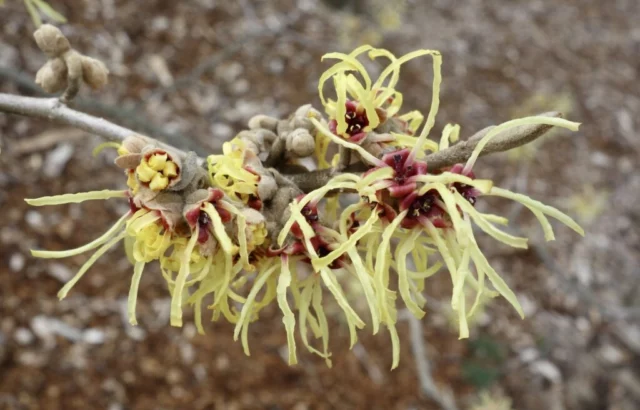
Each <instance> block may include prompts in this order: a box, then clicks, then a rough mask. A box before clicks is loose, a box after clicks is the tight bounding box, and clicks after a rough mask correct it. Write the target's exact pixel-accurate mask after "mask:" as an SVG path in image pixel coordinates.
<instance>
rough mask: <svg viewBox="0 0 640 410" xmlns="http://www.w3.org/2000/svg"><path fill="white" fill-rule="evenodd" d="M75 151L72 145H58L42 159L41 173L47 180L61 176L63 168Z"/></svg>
mask: <svg viewBox="0 0 640 410" xmlns="http://www.w3.org/2000/svg"><path fill="white" fill-rule="evenodd" d="M74 151H75V149H74V147H73V144H71V143H68V142H67V143H64V144H60V145H58V146H57V147H56V148H54V149H53V150H51V151H49V153H47V156H46V157H45V159H44V166H43V168H42V173H43V174H44V175H45V176H46V177H48V178H57V177H59V176H60V175H62V172H63V171H64V168H65V166H66V165H67V163H68V162H69V160H70V159H71V157H72V156H73V152H74Z"/></svg>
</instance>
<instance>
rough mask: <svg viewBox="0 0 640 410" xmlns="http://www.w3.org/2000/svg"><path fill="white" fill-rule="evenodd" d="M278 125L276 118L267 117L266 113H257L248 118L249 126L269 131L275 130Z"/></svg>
mask: <svg viewBox="0 0 640 410" xmlns="http://www.w3.org/2000/svg"><path fill="white" fill-rule="evenodd" d="M277 125H278V119H277V118H273V117H269V116H268V115H264V114H258V115H255V116H253V117H251V118H250V119H249V128H250V129H252V130H253V129H258V128H264V129H267V130H269V131H275V130H276V127H277Z"/></svg>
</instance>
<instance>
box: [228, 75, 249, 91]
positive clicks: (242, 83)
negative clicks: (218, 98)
mask: <svg viewBox="0 0 640 410" xmlns="http://www.w3.org/2000/svg"><path fill="white" fill-rule="evenodd" d="M250 86H251V85H250V84H249V81H248V80H247V79H246V78H241V79H239V80H238V81H235V82H234V83H233V84H232V85H231V92H232V93H233V94H235V95H241V94H244V93H246V92H247V91H249V88H250Z"/></svg>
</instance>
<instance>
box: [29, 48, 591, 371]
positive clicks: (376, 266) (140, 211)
mask: <svg viewBox="0 0 640 410" xmlns="http://www.w3.org/2000/svg"><path fill="white" fill-rule="evenodd" d="M364 53H367V54H368V56H369V57H370V59H371V60H378V61H379V59H385V61H388V65H387V66H386V67H385V68H384V69H383V70H382V71H381V74H380V75H379V77H378V78H377V79H376V80H375V81H373V80H372V79H371V77H370V75H369V74H368V72H367V70H366V69H365V67H364V65H363V63H362V62H361V61H360V59H359V57H361V56H362V55H363V54H364ZM420 56H431V58H432V59H433V69H434V76H433V90H432V104H431V108H430V110H429V112H428V114H427V116H426V121H424V124H422V123H423V120H424V116H423V115H422V114H421V113H419V112H417V111H413V112H409V113H405V114H400V111H401V110H402V94H401V93H400V92H399V91H398V90H396V86H397V84H398V80H399V78H400V69H401V66H402V65H403V64H404V63H406V62H407V61H409V60H412V59H414V58H417V57H420ZM325 58H330V59H335V60H338V62H337V63H336V64H334V65H333V66H332V67H330V68H329V69H328V70H327V71H325V73H324V74H322V76H321V78H320V82H319V93H320V98H321V101H322V104H323V108H324V110H325V112H326V114H327V118H324V117H323V116H322V115H321V114H320V113H319V112H318V111H316V110H314V109H313V108H311V107H310V106H303V107H301V108H300V109H298V110H297V111H296V112H295V113H294V114H293V115H292V116H291V117H290V118H288V119H286V120H276V119H272V118H270V117H266V116H258V117H256V118H254V119H252V120H251V121H250V123H249V128H250V130H246V131H243V132H241V133H239V134H238V135H237V136H236V137H235V138H234V139H233V140H231V141H229V142H226V143H225V144H224V146H223V153H222V154H221V155H211V156H209V157H208V158H207V160H206V163H203V161H200V160H199V159H198V158H197V157H196V156H195V154H185V153H183V152H180V151H177V150H175V149H173V148H170V147H167V146H164V145H162V144H160V143H158V142H156V141H154V140H151V139H149V138H146V137H142V136H137V135H136V136H131V137H129V138H127V139H126V140H125V141H124V142H123V143H122V144H116V145H117V149H118V154H119V156H118V158H117V159H116V161H115V162H116V165H117V166H118V167H120V168H122V169H123V170H124V173H125V175H126V177H127V186H128V189H127V190H125V191H98V192H88V193H80V194H68V195H60V196H55V197H45V198H39V199H33V200H27V201H28V202H29V203H30V204H31V205H36V206H38V205H55V204H63V203H69V202H82V201H86V200H94V199H108V198H123V199H125V200H128V201H129V204H130V211H129V212H128V213H127V214H125V215H124V216H123V217H122V218H121V219H120V220H119V221H118V222H117V223H116V224H115V225H114V226H113V227H112V228H111V229H109V230H108V231H107V232H106V233H105V234H103V235H102V236H100V237H99V238H97V239H96V240H94V241H92V242H91V243H89V244H87V245H84V246H82V247H80V248H77V249H73V250H69V251H63V252H48V251H33V254H34V255H35V256H39V257H45V258H60V257H67V256H72V255H77V254H79V253H82V252H85V251H89V250H94V249H97V250H96V251H95V253H94V254H93V256H91V257H90V258H89V260H88V261H87V262H86V263H85V264H84V265H83V266H82V267H81V268H80V270H79V271H78V273H77V274H76V276H75V277H74V278H73V279H72V280H71V281H69V283H67V284H66V285H65V286H64V288H63V289H62V290H61V291H60V294H59V296H60V298H63V297H65V296H66V295H67V293H68V292H69V290H70V289H71V288H72V287H73V286H74V284H75V283H76V282H77V281H78V280H79V279H80V278H81V277H82V276H83V275H84V274H85V273H86V271H87V270H88V269H89V268H90V267H91V265H93V264H94V263H95V261H96V260H97V259H98V258H99V257H101V256H102V255H103V254H104V253H105V252H107V251H108V250H109V249H110V248H112V247H113V246H114V245H115V244H116V243H118V242H120V241H124V243H125V249H126V251H127V255H128V256H129V259H130V260H131V262H132V264H133V265H134V268H133V277H132V282H131V288H130V293H129V303H128V312H129V319H130V322H131V323H132V324H136V316H135V310H136V309H135V307H136V300H137V293H138V286H139V283H140V277H141V275H142V272H143V270H144V268H145V266H146V264H148V263H151V262H153V261H158V263H159V265H160V271H161V273H162V275H163V277H164V279H165V280H166V282H167V285H168V289H169V292H170V293H171V300H172V301H171V325H173V326H180V325H182V315H183V308H184V307H186V306H192V307H193V309H194V317H195V323H196V326H197V328H198V330H199V331H200V332H204V326H203V324H202V322H203V321H202V310H203V304H205V300H207V301H208V302H207V303H206V304H205V305H206V306H207V307H208V308H209V309H210V310H211V311H212V319H213V320H217V319H218V318H220V317H221V316H222V317H224V319H225V320H228V321H229V322H231V323H235V332H234V337H235V338H236V339H237V338H240V339H241V342H242V345H243V347H244V349H245V352H246V353H247V354H249V348H248V328H249V325H250V323H251V322H252V321H255V320H257V319H258V317H259V315H260V312H261V310H262V309H264V308H265V307H267V306H269V305H271V304H272V303H275V304H277V305H278V307H279V308H280V310H281V311H282V314H283V323H284V328H285V331H286V334H287V340H288V347H289V362H290V363H291V364H293V363H296V362H297V353H296V337H295V331H296V327H297V329H298V331H299V338H300V340H301V341H302V343H303V345H304V346H305V347H306V348H307V349H308V350H309V351H311V352H313V353H316V354H318V355H319V356H321V357H323V358H324V359H326V361H327V363H328V364H330V363H331V362H330V352H329V350H328V343H329V330H328V329H329V326H328V319H327V313H326V312H325V306H326V303H327V302H326V295H327V292H328V294H329V295H330V296H331V297H332V298H333V299H335V302H336V303H337V305H338V306H339V307H340V309H341V311H342V312H343V314H344V317H345V319H346V323H347V326H348V328H349V331H350V335H351V345H352V346H353V344H354V343H355V342H356V341H357V332H358V330H359V329H362V328H364V327H365V325H367V324H370V326H371V329H372V331H373V333H376V332H378V331H379V329H380V328H381V325H382V326H384V327H385V328H386V329H388V331H389V333H390V335H391V341H392V346H393V354H392V357H393V364H392V366H393V367H396V366H397V364H398V361H399V349H400V342H399V338H398V332H397V330H396V322H397V302H398V300H400V301H401V302H402V303H403V304H404V305H405V306H406V307H407V309H408V310H409V311H410V312H411V313H412V314H414V315H415V316H416V317H422V316H423V315H424V314H425V312H424V307H425V303H426V299H425V297H424V295H423V291H424V289H425V282H426V280H427V279H428V278H430V277H432V276H433V275H434V274H436V273H438V272H439V271H440V269H441V268H442V266H443V265H444V266H445V267H446V270H447V271H448V275H449V276H448V277H449V278H450V280H451V289H452V291H451V305H452V307H453V309H454V310H455V311H456V312H457V315H458V322H459V331H460V337H461V338H462V337H468V336H469V326H468V320H469V319H470V318H471V317H473V316H474V314H475V313H476V311H477V310H478V308H479V307H480V306H481V305H482V304H483V303H484V302H485V301H486V299H487V298H493V297H495V296H498V295H501V296H503V297H504V298H505V299H507V301H508V302H509V303H510V304H512V305H513V307H514V308H515V309H516V311H517V312H518V313H519V314H520V315H523V311H522V308H521V307H520V305H519V303H518V301H517V299H516V297H515V294H514V293H513V291H511V289H510V288H509V287H508V285H507V284H506V282H505V281H504V280H503V279H502V278H501V276H500V275H499V274H498V273H497V272H496V271H495V270H494V269H493V268H492V267H491V265H490V263H489V262H488V260H487V259H486V257H485V256H484V254H483V252H482V251H481V250H480V248H479V246H478V243H477V241H476V237H475V234H476V231H477V230H480V231H482V232H484V233H486V234H488V235H489V236H491V237H492V238H494V239H496V240H497V241H500V242H502V243H504V244H507V245H509V246H513V247H517V248H525V247H526V246H527V239H526V238H523V237H518V236H514V235H513V234H511V233H509V232H507V231H506V230H504V229H503V228H501V227H500V226H504V225H506V224H507V220H506V219H505V218H503V217H501V216H497V215H494V214H489V213H483V212H480V211H478V210H477V209H476V203H477V201H479V200H481V199H482V197H484V196H498V197H502V198H506V199H511V200H514V201H517V202H520V203H521V204H522V205H524V206H525V207H526V208H528V209H529V210H530V211H531V212H532V213H533V215H534V216H535V217H536V218H537V220H538V221H539V222H540V224H541V226H542V229H543V231H544V234H545V238H546V239H547V240H553V239H554V236H553V230H552V227H551V224H550V222H549V220H548V217H552V218H555V219H557V220H559V221H560V222H562V223H563V224H565V225H567V226H568V227H570V228H571V229H573V230H575V231H576V232H578V233H580V234H583V231H582V229H581V228H580V227H579V226H578V225H577V224H576V223H575V222H574V221H573V220H572V219H571V218H570V217H568V216H567V215H565V214H563V213H561V212H560V211H558V210H557V209H555V208H552V207H550V206H547V205H544V204H542V203H540V202H538V201H535V200H533V199H531V198H528V197H526V196H524V195H521V194H516V193H513V192H510V191H508V190H505V189H501V188H498V187H495V186H493V183H492V181H490V180H484V179H478V178H476V175H475V173H474V171H473V169H474V165H475V163H476V161H477V159H478V157H479V155H480V154H481V153H482V151H483V149H485V147H486V146H487V145H488V144H490V143H491V141H492V140H493V139H494V138H496V137H497V136H498V135H499V134H500V133H501V132H503V131H505V130H507V129H509V128H511V127H515V126H520V125H527V124H546V125H551V126H558V127H565V128H568V129H572V130H575V129H577V126H578V124H576V123H573V122H570V121H566V120H563V119H559V118H551V117H528V118H522V119H518V120H513V121H509V122H506V123H504V124H502V125H499V126H496V127H494V128H492V129H491V130H490V131H489V132H487V133H486V134H485V135H484V136H483V137H482V138H481V140H480V141H479V142H478V143H477V145H476V146H475V148H474V150H473V152H472V153H471V155H470V156H468V159H467V161H466V162H465V163H463V164H456V165H453V166H449V167H446V168H440V169H430V168H429V161H428V160H427V158H426V152H427V151H432V152H437V151H442V150H446V149H448V148H449V145H450V144H451V143H452V142H455V141H456V140H457V138H458V133H459V127H458V126H455V125H447V126H446V127H445V128H444V130H443V133H442V136H441V138H440V140H439V142H435V141H432V140H429V139H428V136H429V133H430V131H431V129H432V128H433V126H434V122H435V115H436V113H437V110H438V104H439V88H440V81H441V75H440V66H441V56H440V53H438V52H437V51H433V50H419V51H416V52H413V53H409V54H407V55H405V56H403V57H400V58H396V57H395V56H394V55H393V54H391V53H390V52H389V51H387V50H381V49H374V48H372V47H370V46H364V47H360V48H358V49H356V50H355V51H354V52H352V53H350V54H341V53H330V54H327V55H326V56H325ZM329 80H331V81H332V82H333V85H334V88H335V99H331V98H326V97H325V94H324V88H325V87H324V86H325V84H326V83H327V82H328V81H329ZM420 125H422V129H421V130H420ZM418 131H420V132H419V133H418ZM416 134H417V135H416ZM278 144H280V146H281V147H284V149H285V153H286V155H284V156H283V157H282V162H283V163H281V164H271V165H269V166H266V165H265V164H267V163H269V162H270V161H272V162H273V161H274V157H273V152H274V151H277V150H278V149H279V148H277V146H278ZM336 147H337V148H338V149H339V152H338V153H337V154H335V155H334V157H333V159H332V160H331V161H329V160H328V159H327V155H328V153H329V151H330V150H331V149H332V148H333V149H334V151H335V148H336ZM350 154H354V155H350ZM341 155H349V158H348V159H346V160H345V158H341V157H340V156H341ZM269 156H271V158H268V157H269ZM300 158H308V162H314V166H315V167H316V168H318V169H323V168H329V167H331V166H332V164H333V165H335V164H336V163H337V162H338V161H343V163H344V164H346V165H349V164H351V163H358V162H359V163H362V164H364V166H365V167H366V169H367V170H366V171H365V172H363V173H340V172H337V171H336V172H334V173H333V174H332V178H331V179H330V180H329V181H328V183H326V184H324V185H323V186H319V187H316V189H313V190H306V189H302V188H300V186H298V185H296V183H295V182H294V181H292V180H291V179H289V178H288V177H287V176H286V173H285V172H284V169H287V167H289V168H288V169H291V168H292V167H293V168H295V169H298V170H299V169H301V168H302V169H303V170H304V171H303V173H304V172H307V171H308V169H307V168H304V167H303V165H301V162H299V159H300ZM272 167H273V168H272ZM279 170H280V171H282V172H280V171H279ZM305 192H306V193H305ZM341 193H351V194H356V195H355V196H354V195H351V196H344V195H342V196H341V195H340V194H341ZM349 198H351V200H350V199H349ZM476 227H477V229H475V228H476ZM350 278H351V279H353V280H355V281H357V283H358V284H359V286H360V287H361V289H362V294H363V295H364V298H365V299H366V304H367V308H368V317H365V318H362V317H361V313H359V312H358V311H356V309H354V308H353V305H352V304H353V300H350V299H353V297H352V295H349V294H348V293H347V292H345V289H344V288H343V285H342V284H344V282H345V281H346V280H348V279H350ZM398 296H399V298H398ZM468 301H472V303H470V305H469V306H467V303H468ZM309 333H311V335H312V336H313V338H314V339H317V340H318V342H319V344H320V346H315V345H314V343H313V342H314V340H312V339H310V337H309Z"/></svg>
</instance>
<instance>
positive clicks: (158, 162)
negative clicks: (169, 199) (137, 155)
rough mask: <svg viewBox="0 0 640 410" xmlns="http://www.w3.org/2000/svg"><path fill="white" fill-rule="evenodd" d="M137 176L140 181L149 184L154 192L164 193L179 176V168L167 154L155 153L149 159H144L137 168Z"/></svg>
mask: <svg viewBox="0 0 640 410" xmlns="http://www.w3.org/2000/svg"><path fill="white" fill-rule="evenodd" d="M136 174H137V176H138V180H140V182H143V183H145V184H149V188H150V189H151V190H152V191H162V190H163V189H166V188H167V187H168V186H169V182H170V181H171V180H172V179H174V178H176V177H177V176H178V166H177V165H176V163H175V162H174V161H172V160H171V159H170V158H169V154H167V153H166V152H154V153H152V154H151V155H149V156H148V157H143V159H142V161H140V165H138V167H137V168H136Z"/></svg>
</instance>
